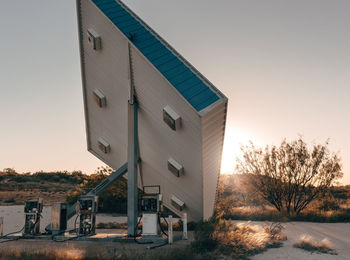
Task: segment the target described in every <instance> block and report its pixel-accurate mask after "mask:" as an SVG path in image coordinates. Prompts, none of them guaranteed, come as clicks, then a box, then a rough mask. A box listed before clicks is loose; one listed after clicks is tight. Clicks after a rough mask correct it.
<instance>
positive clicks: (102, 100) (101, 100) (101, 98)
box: [92, 89, 107, 107]
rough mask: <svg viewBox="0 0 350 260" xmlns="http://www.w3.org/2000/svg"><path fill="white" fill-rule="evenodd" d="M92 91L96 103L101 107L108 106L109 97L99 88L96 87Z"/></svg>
mask: <svg viewBox="0 0 350 260" xmlns="http://www.w3.org/2000/svg"><path fill="white" fill-rule="evenodd" d="M92 93H93V94H94V100H95V103H96V104H97V105H98V106H99V107H105V106H107V99H106V96H105V95H103V93H102V92H101V91H100V90H98V89H94V90H93V91H92Z"/></svg>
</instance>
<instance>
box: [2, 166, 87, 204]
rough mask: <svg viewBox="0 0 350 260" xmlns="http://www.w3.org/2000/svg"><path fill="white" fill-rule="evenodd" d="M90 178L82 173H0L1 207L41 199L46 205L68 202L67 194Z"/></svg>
mask: <svg viewBox="0 0 350 260" xmlns="http://www.w3.org/2000/svg"><path fill="white" fill-rule="evenodd" d="M87 178H88V176H87V175H85V174H83V173H81V172H80V171H74V172H67V171H63V172H42V171H40V172H35V173H17V172H16V171H15V170H13V169H10V168H6V169H4V170H3V171H0V205H18V204H23V203H24V202H25V201H27V200H31V199H35V198H38V197H41V198H43V199H44V204H45V205H49V204H51V203H52V202H55V201H66V193H67V192H68V191H69V190H73V189H75V187H76V186H77V185H78V184H80V183H82V182H83V181H84V180H86V179H87Z"/></svg>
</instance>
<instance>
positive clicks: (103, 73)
mask: <svg viewBox="0 0 350 260" xmlns="http://www.w3.org/2000/svg"><path fill="white" fill-rule="evenodd" d="M81 13H82V15H81V17H82V19H81V21H80V23H81V32H82V35H81V46H82V52H83V59H82V69H83V74H84V75H85V79H84V78H83V82H85V87H84V92H85V93H84V96H85V110H86V122H87V128H88V131H87V132H88V146H89V150H90V151H91V152H92V153H93V154H94V155H96V156H97V157H98V158H100V159H101V160H102V161H104V162H105V163H107V164H108V165H110V166H111V167H113V168H115V169H117V168H119V167H120V166H121V165H122V164H124V163H125V162H126V161H127V138H126V137H127V101H128V91H129V79H128V69H129V67H128V47H127V42H128V40H127V39H126V38H125V36H124V35H123V34H122V33H120V32H119V31H118V29H117V28H116V27H115V26H114V25H113V24H112V23H111V22H110V21H109V20H108V18H106V17H105V16H104V15H103V14H102V13H101V12H100V11H99V9H98V8H97V7H95V5H94V4H93V3H92V2H91V1H86V0H84V1H81ZM88 28H93V29H94V30H95V31H96V32H97V33H98V34H99V35H100V36H101V39H102V50H101V51H97V52H96V51H94V50H92V48H91V47H90V46H89V45H88V42H87V29H88ZM132 58H133V69H134V79H135V88H136V96H137V102H138V103H139V141H140V155H141V158H142V169H143V180H144V183H143V184H144V185H155V184H159V185H161V192H162V194H163V196H164V204H165V205H166V206H167V207H168V208H170V209H171V210H173V211H174V212H175V213H177V214H179V215H181V214H182V213H184V212H187V214H188V218H189V220H199V219H201V218H203V216H204V217H207V216H209V215H211V214H212V211H213V205H214V201H215V194H216V187H217V178H218V173H219V166H220V163H219V161H220V159H221V150H222V144H223V135H224V132H223V131H224V129H223V127H224V124H225V116H226V105H225V104H221V105H218V106H213V110H208V113H206V114H205V115H204V116H203V115H200V113H198V112H197V111H196V110H195V109H194V108H193V107H192V106H191V105H190V104H189V103H188V102H187V101H186V100H185V99H184V98H183V97H182V96H181V94H179V93H178V92H177V90H176V89H175V88H174V87H173V86H172V85H171V84H170V83H169V82H168V81H167V80H166V79H165V78H164V77H163V75H162V74H160V73H159V72H158V71H157V70H156V69H155V68H154V67H153V65H152V64H151V63H150V62H149V61H148V60H147V59H146V58H145V57H144V56H143V55H142V54H141V53H140V52H139V51H138V50H137V49H136V48H135V47H134V46H133V47H132ZM94 88H98V89H100V90H101V91H102V92H103V93H104V94H105V95H106V97H107V107H106V108H99V107H98V106H97V105H96V104H95V103H94V100H93V94H92V90H93V89H94ZM167 105H169V106H170V107H172V108H173V109H174V110H175V111H176V112H177V113H178V114H179V115H180V116H181V117H182V128H181V129H180V130H178V131H173V130H171V129H170V128H169V127H168V125H166V124H165V123H164V122H163V117H162V110H163V108H164V107H165V106H167ZM201 116H203V117H202V118H201ZM202 128H203V129H202ZM99 137H102V138H104V139H105V140H106V141H107V142H109V143H110V145H111V153H108V154H104V153H102V152H101V151H100V150H99V149H98V146H97V140H98V138H99ZM170 157H172V158H174V159H175V160H176V161H177V162H179V163H180V164H182V165H183V166H184V176H182V177H180V178H178V177H176V176H174V175H173V174H172V173H171V172H170V171H169V170H168V169H167V160H168V159H169V158H170ZM171 195H175V196H177V197H178V198H179V199H181V200H182V201H184V202H185V203H186V208H185V209H184V210H183V211H182V212H179V211H178V210H176V208H174V207H173V206H172V205H171V201H170V198H171ZM203 200H204V202H203Z"/></svg>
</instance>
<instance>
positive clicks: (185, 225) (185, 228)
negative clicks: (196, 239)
mask: <svg viewBox="0 0 350 260" xmlns="http://www.w3.org/2000/svg"><path fill="white" fill-rule="evenodd" d="M182 224H183V233H182V239H183V240H187V238H188V237H187V213H184V214H183V218H182Z"/></svg>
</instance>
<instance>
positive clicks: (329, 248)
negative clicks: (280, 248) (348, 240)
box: [293, 234, 337, 255]
mask: <svg viewBox="0 0 350 260" xmlns="http://www.w3.org/2000/svg"><path fill="white" fill-rule="evenodd" d="M293 246H294V247H296V248H301V249H303V250H306V251H309V252H312V253H314V252H317V253H324V254H331V255H336V254H337V251H336V250H335V249H334V245H333V244H332V243H331V242H330V241H329V240H328V238H324V239H323V240H321V241H320V242H318V241H316V240H315V239H314V238H313V237H312V236H310V235H306V234H303V235H301V236H300V239H299V241H298V242H297V243H295V244H294V245H293Z"/></svg>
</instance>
